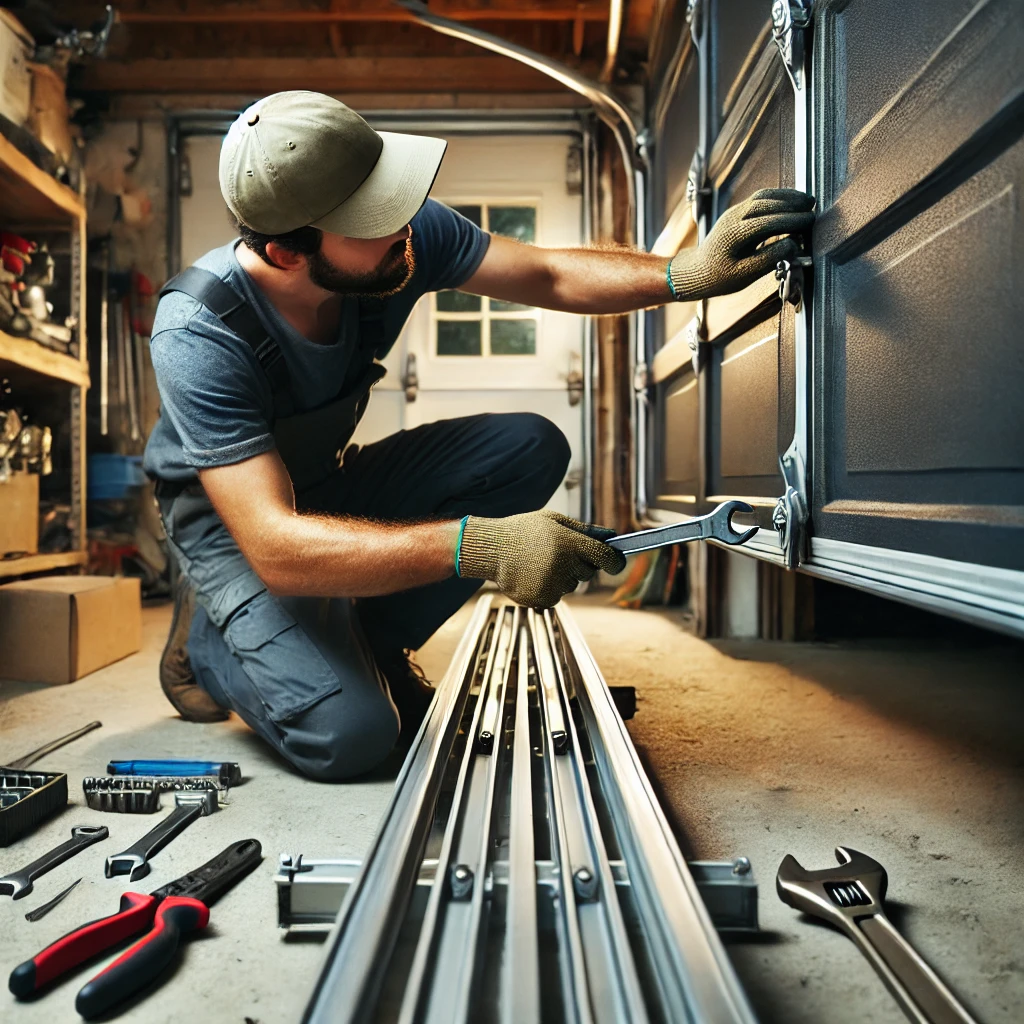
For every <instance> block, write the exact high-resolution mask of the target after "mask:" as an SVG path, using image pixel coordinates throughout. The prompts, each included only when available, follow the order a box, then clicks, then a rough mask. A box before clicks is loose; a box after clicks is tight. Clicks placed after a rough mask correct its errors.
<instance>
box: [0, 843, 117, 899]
mask: <svg viewBox="0 0 1024 1024" xmlns="http://www.w3.org/2000/svg"><path fill="white" fill-rule="evenodd" d="M109 834H110V833H109V832H108V831H107V827H106V826H105V825H76V826H75V827H74V828H73V829H72V830H71V838H70V839H69V840H68V841H67V842H65V843H61V844H60V846H57V847H54V849H52V850H50V851H49V853H44V854H43V855H42V857H37V858H36V859H35V860H34V861H32V863H31V864H27V865H26V866H25V867H23V868H22V869H21V870H20V871H12V872H11V873H10V874H9V875H4V877H3V878H0V896H11V897H13V898H14V899H16V900H20V899H21V898H22V897H23V896H27V895H28V894H29V893H30V892H31V891H32V883H33V881H35V879H37V878H38V877H39V876H40V875H44V874H46V872H47V871H49V870H51V869H52V868H55V867H56V866H57V865H58V864H63V863H64V861H66V860H67V859H68V858H69V857H74V856H75V854H76V853H81V852H82V851H83V850H84V849H85V848H86V847H87V846H92V844H93V843H98V842H99V841H100V840H101V839H106V838H107V836H108V835H109Z"/></svg>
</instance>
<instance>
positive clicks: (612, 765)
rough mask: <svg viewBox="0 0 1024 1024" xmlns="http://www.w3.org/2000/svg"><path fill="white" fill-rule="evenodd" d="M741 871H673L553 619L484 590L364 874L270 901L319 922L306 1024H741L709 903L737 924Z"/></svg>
mask: <svg viewBox="0 0 1024 1024" xmlns="http://www.w3.org/2000/svg"><path fill="white" fill-rule="evenodd" d="M748 867H749V866H748V864H747V862H746V861H745V860H742V859H741V860H740V861H736V862H733V863H731V864H727V865H717V864H712V865H698V866H697V867H696V868H695V869H691V868H689V867H687V864H686V862H685V860H684V859H683V856H682V854H681V852H680V850H679V846H678V844H677V843H676V840H675V837H674V835H673V833H672V829H671V827H670V825H669V823H668V821H667V819H666V818H665V815H664V813H663V812H662V810H661V806H660V804H659V802H658V798H657V796H656V794H655V792H654V790H653V788H652V786H651V784H650V782H649V781H648V779H647V776H646V775H645V773H644V770H643V767H642V766H641V763H640V760H639V757H638V756H637V753H636V751H635V749H634V748H633V745H632V742H631V740H630V738H629V734H628V732H627V731H626V726H625V724H624V723H623V721H622V717H621V715H620V713H619V711H618V710H617V708H616V706H615V702H614V700H613V698H612V695H611V692H610V691H609V688H608V685H607V683H606V682H605V680H604V678H603V677H602V675H601V672H600V670H599V669H598V667H597V664H596V662H595V661H594V659H593V656H592V655H591V653H590V651H589V648H588V647H587V645H586V643H585V641H584V640H583V636H582V634H581V633H580V631H579V628H578V627H577V626H576V623H575V621H574V620H573V618H572V616H571V614H570V612H569V611H568V609H566V608H564V607H559V608H558V609H556V610H555V611H554V612H543V613H538V612H534V611H527V610H525V609H521V608H518V607H516V606H515V605H512V604H509V603H505V602H498V601H495V600H494V599H493V598H492V597H490V596H485V597H482V598H481V599H480V601H479V603H478V604H477V606H476V610H475V612H474V614H473V617H472V619H471V621H470V624H469V626H468V628H467V630H466V633H465V634H464V635H463V637H462V640H461V641H460V643H459V647H458V649H457V650H456V652H455V656H454V657H453V659H452V663H451V665H450V667H449V669H448V672H447V673H446V674H445V676H444V678H443V679H442V680H441V682H440V683H439V684H438V687H437V695H436V696H435V698H434V701H433V703H432V705H431V708H430V711H429V712H428V715H427V718H426V719H425V720H424V722H423V724H422V725H421V727H420V731H419V733H418V734H417V736H416V738H415V739H414V741H413V744H412V747H411V749H410V751H409V754H408V756H407V758H406V761H405V765H404V766H403V768H402V772H401V775H400V776H399V778H398V781H397V783H396V786H395V791H394V794H393V796H392V799H391V803H390V804H389V806H388V808H387V810H386V811H385V813H384V817H383V821H382V824H381V827H380V830H379V832H378V834H377V836H376V838H375V840H374V842H373V845H372V846H371V847H370V850H369V852H368V853H367V855H366V857H365V859H364V860H363V862H362V863H361V864H356V863H353V862H352V861H342V860H316V859H307V858H303V857H288V858H286V859H285V860H284V861H283V862H282V865H281V871H280V873H279V875H278V896H279V908H280V914H281V923H282V926H284V927H286V928H288V930H289V931H300V930H305V931H311V930H316V929H320V930H323V929H324V928H325V927H326V926H329V921H330V920H331V919H332V918H333V917H334V915H335V914H336V915H337V920H336V921H334V924H333V927H331V931H330V934H329V936H328V938H327V949H326V954H325V958H324V964H323V968H322V970H321V973H320V976H319V978H318V980H317V982H316V986H315V988H314V990H313V993H312V996H311V999H310V1001H309V1003H308V1005H307V1007H306V1011H305V1015H304V1017H303V1020H304V1021H305V1022H306V1024H328V1022H330V1024H356V1022H362V1021H367V1020H379V1019H388V1020H399V1021H402V1022H403V1024H466V1022H469V1021H476V1020H492V1021H495V1022H496V1024H539V1022H540V1021H541V1020H542V1019H543V1020H544V1021H545V1022H555V1024H561V1022H565V1024H611V1022H617V1021H630V1024H649V1022H653V1021H677V1020H678V1021H683V1020H691V1021H715V1022H716V1024H753V1022H754V1016H753V1012H752V1011H751V1008H750V1006H749V1004H748V1002H747V999H746V996H745V995H744V992H743V989H742V987H741V986H740V983H739V980H738V978H737V977H736V974H735V972H734V970H733V967H732V964H731V962H730V960H729V958H728V956H727V955H726V952H725V949H724V947H723V946H722V943H721V940H720V938H719V936H718V933H717V932H716V930H715V925H714V923H713V921H712V916H711V913H710V912H709V909H708V906H709V905H710V906H714V907H716V916H719V917H720V919H721V920H723V921H724V920H725V919H726V918H728V919H729V926H730V927H740V928H747V929H749V928H752V927H756V917H755V916H753V913H752V908H754V907H755V906H756V896H755V893H756V888H755V886H754V881H753V878H752V877H751V875H750V872H749V870H748ZM702 896H703V897H704V898H702ZM542 1007H543V1014H542V1010H541V1008H542Z"/></svg>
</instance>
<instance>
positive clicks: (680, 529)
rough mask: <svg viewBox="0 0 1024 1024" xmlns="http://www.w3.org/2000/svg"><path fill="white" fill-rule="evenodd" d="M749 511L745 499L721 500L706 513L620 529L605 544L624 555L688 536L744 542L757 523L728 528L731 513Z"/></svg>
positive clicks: (685, 541) (690, 538)
mask: <svg viewBox="0 0 1024 1024" xmlns="http://www.w3.org/2000/svg"><path fill="white" fill-rule="evenodd" d="M753 511H754V509H753V508H752V507H751V506H750V505H748V504H747V503H746V502H745V501H723V502H722V504H721V505H719V506H718V507H717V508H716V509H715V510H714V511H713V512H709V513H708V514H707V515H706V516H696V517H695V518H693V519H687V520H686V521H685V522H682V523H670V524H669V525H668V526H656V527H654V529H651V530H639V531H637V532H636V533H620V534H619V536H618V537H612V539H611V540H609V541H607V544H608V545H609V547H613V548H615V549H617V550H618V551H622V552H624V553H625V554H627V555H630V554H633V553H634V552H637V551H650V550H651V548H660V547H664V546H665V545H666V544H685V543H687V542H688V541H691V540H710V539H712V538H713V539H714V540H718V541H721V542H722V543H723V544H746V542H747V541H748V540H750V538H751V537H753V536H754V534H755V533H757V527H756V526H753V527H751V528H750V529H749V530H744V531H742V532H738V531H736V530H734V529H733V528H732V517H733V513H735V512H743V513H747V514H751V513H753Z"/></svg>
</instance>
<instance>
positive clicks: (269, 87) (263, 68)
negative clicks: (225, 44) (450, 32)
mask: <svg viewBox="0 0 1024 1024" xmlns="http://www.w3.org/2000/svg"><path fill="white" fill-rule="evenodd" d="M580 70H581V71H582V72H583V73H584V74H587V75H590V76H592V77H594V76H596V75H597V71H598V68H597V65H596V64H593V63H587V62H584V63H583V64H581V65H580ZM81 87H82V88H85V89H95V90H98V91H103V92H139V93H143V92H148V93H176V92H190V93H197V92H198V93H255V94H258V95H259V94H266V93H271V92H277V91H279V90H284V89H313V90H316V91H318V92H336V93H344V92H372V93H394V92H420V91H423V90H424V89H429V90H430V91H431V92H434V93H437V92H463V93H507V92H520V93H530V92H552V91H553V90H555V89H557V86H556V84H555V83H554V82H553V81H552V80H551V79H550V78H548V76H547V75H544V74H542V73H541V72H539V71H534V70H533V69H532V68H529V67H527V66H526V65H525V64H520V63H519V62H518V61H514V60H511V59H509V58H507V57H491V56H480V57H420V56H415V57H413V56H410V57H341V58H338V59H333V58H330V57H317V58H312V59H306V60H303V59H301V58H293V57H280V58H274V59H269V60H265V59H262V58H257V57H225V58H224V59H222V60H202V59H195V58H186V59H181V60H178V59H175V60H157V59H155V58H143V59H140V60H133V61H122V62H118V61H113V60H101V61H93V62H91V63H90V64H89V65H88V66H87V67H86V69H85V72H84V74H83V76H82V81H81Z"/></svg>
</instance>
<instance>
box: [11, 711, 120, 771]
mask: <svg viewBox="0 0 1024 1024" xmlns="http://www.w3.org/2000/svg"><path fill="white" fill-rule="evenodd" d="M102 724H103V723H102V722H90V723H89V724H88V725H83V726H82V728H81V729H76V730H75V731H74V732H69V733H68V734H67V735H66V736H61V737H60V738H59V739H55V740H50V742H49V743H44V744H43V745H42V746H41V747H37V748H36V749H35V750H32V751H30V752H29V753H27V754H22V756H21V757H16V758H15V759H14V760H13V761H8V762H7V764H6V766H5V767H7V768H17V769H21V768H27V767H28V766H29V765H30V764H35V763H36V761H38V760H39V759H40V758H41V757H45V756H46V755H47V754H52V753H53V752H54V751H55V750H57V749H59V748H60V747H63V746H64V744H65V743H71V742H72V741H73V740H77V739H78V738H79V737H80V736H84V735H85V734H86V733H87V732H92V731H93V729H98V728H99V727H100V726H101V725H102Z"/></svg>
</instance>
